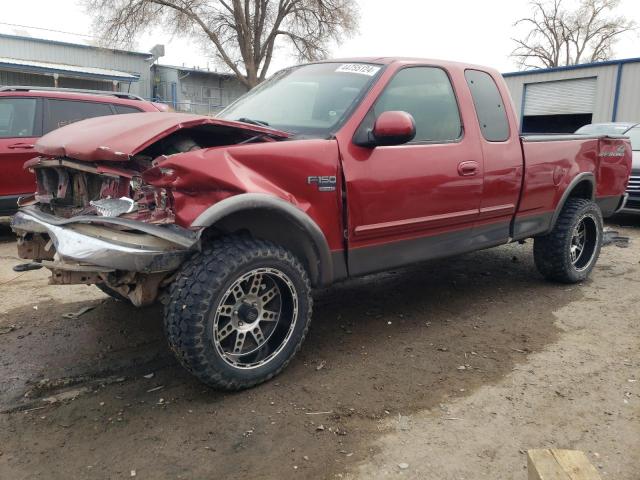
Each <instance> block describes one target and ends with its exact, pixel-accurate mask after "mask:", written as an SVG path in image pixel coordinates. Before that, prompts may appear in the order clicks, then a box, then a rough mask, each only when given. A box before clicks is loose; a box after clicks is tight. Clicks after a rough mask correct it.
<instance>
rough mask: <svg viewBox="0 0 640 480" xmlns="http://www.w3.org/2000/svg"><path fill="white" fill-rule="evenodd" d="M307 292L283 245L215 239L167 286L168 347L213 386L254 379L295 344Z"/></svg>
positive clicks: (231, 386) (308, 305)
mask: <svg viewBox="0 0 640 480" xmlns="http://www.w3.org/2000/svg"><path fill="white" fill-rule="evenodd" d="M310 291H311V288H310V285H309V279H308V277H307V274H306V271H305V270H304V268H303V266H302V265H301V264H300V262H299V261H298V259H296V258H295V257H294V256H293V255H292V254H291V253H290V252H289V251H287V250H285V249H284V248H282V247H280V246H277V245H275V244H273V243H270V242H266V241H261V240H255V239H252V238H247V237H226V238H221V239H218V240H216V241H214V242H213V243H212V244H211V245H210V246H208V247H207V248H206V249H205V250H204V251H203V252H202V253H199V254H197V255H196V256H194V257H193V258H192V259H190V260H189V261H188V262H187V263H186V264H185V265H184V266H183V268H182V269H181V271H180V272H179V274H178V276H177V277H176V279H175V281H174V282H173V284H172V285H171V289H170V293H169V297H170V298H169V303H168V304H167V306H166V309H165V331H166V334H167V339H168V342H169V346H170V347H171V349H172V350H173V352H174V353H175V355H176V357H177V358H178V360H179V361H180V363H182V365H183V366H184V367H185V368H186V369H187V370H189V371H190V372H191V373H193V374H194V375H195V376H196V377H198V378H199V379H200V380H201V381H202V382H204V383H206V384H208V385H210V386H212V387H215V388H219V389H223V390H239V389H242V388H248V387H251V386H254V385H257V384H258V383H261V382H264V381H266V380H269V379H270V378H272V377H273V376H275V375H277V374H278V373H280V372H281V371H282V370H283V369H284V368H285V367H286V366H287V364H288V363H289V361H290V360H291V358H292V357H293V356H294V355H295V353H296V352H297V351H298V350H299V348H300V346H301V344H302V342H303V340H304V337H305V336H306V333H307V330H308V328H309V323H310V319H311V310H312V300H311V296H310Z"/></svg>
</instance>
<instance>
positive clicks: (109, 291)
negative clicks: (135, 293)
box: [96, 283, 131, 303]
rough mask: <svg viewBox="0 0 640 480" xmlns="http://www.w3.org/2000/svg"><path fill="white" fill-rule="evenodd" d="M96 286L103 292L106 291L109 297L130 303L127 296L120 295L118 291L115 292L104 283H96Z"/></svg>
mask: <svg viewBox="0 0 640 480" xmlns="http://www.w3.org/2000/svg"><path fill="white" fill-rule="evenodd" d="M96 287H98V289H99V290H102V292H103V293H106V294H107V295H109V296H110V297H111V298H113V299H115V300H118V301H120V302H126V303H131V301H130V300H129V299H128V298H127V297H125V296H124V295H122V294H121V293H120V292H116V291H115V290H114V289H112V288H111V287H108V286H106V285H105V284H104V283H96Z"/></svg>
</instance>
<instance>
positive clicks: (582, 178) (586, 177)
mask: <svg viewBox="0 0 640 480" xmlns="http://www.w3.org/2000/svg"><path fill="white" fill-rule="evenodd" d="M583 182H588V183H590V184H591V196H590V198H589V200H591V201H593V200H595V195H596V177H595V175H594V174H593V173H591V172H582V173H579V174H578V175H576V176H575V177H574V178H573V180H571V182H570V183H569V185H567V188H565V190H564V193H563V194H562V197H560V200H559V201H558V205H557V206H556V209H555V211H554V212H553V216H552V217H551V224H550V225H549V230H548V231H547V232H546V233H549V232H550V231H551V230H552V229H553V227H555V225H556V222H557V221H558V217H559V216H560V213H561V212H562V209H563V208H564V206H565V204H566V203H567V200H568V199H569V198H570V197H571V194H572V193H573V192H574V191H575V189H576V187H577V186H578V185H580V184H581V183H583Z"/></svg>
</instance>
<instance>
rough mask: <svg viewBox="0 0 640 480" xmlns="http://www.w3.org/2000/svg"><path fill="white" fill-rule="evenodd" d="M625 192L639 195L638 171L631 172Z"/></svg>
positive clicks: (639, 179)
mask: <svg viewBox="0 0 640 480" xmlns="http://www.w3.org/2000/svg"><path fill="white" fill-rule="evenodd" d="M627 193H628V194H629V195H633V196H634V197H638V196H640V173H636V172H634V173H632V174H631V177H630V178H629V185H628V186H627Z"/></svg>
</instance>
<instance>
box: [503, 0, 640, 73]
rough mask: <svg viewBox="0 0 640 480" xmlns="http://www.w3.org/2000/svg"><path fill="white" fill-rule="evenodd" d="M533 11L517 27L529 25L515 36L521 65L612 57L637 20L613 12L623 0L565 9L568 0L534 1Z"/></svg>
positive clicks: (588, 0)
mask: <svg viewBox="0 0 640 480" xmlns="http://www.w3.org/2000/svg"><path fill="white" fill-rule="evenodd" d="M530 5H531V9H532V14H531V16H529V17H526V18H523V19H520V20H518V21H517V22H516V23H515V26H528V27H529V28H530V30H529V32H528V33H527V34H526V35H525V36H524V37H523V38H522V39H517V38H514V39H513V41H514V42H516V48H515V49H514V50H513V52H511V56H512V57H513V58H515V59H516V61H517V63H518V64H519V65H520V67H521V68H540V67H558V66H562V65H575V64H578V63H581V62H584V61H588V62H596V61H600V60H608V59H610V58H611V57H612V56H613V54H614V52H613V47H614V45H615V43H616V41H617V40H618V38H619V37H620V35H621V34H623V33H625V32H629V31H631V30H634V29H635V28H636V23H635V22H634V21H632V20H627V19H626V18H625V17H624V16H623V15H619V16H615V15H613V12H614V11H615V10H616V8H618V7H619V6H620V0H580V3H579V4H578V6H577V8H576V9H574V10H572V11H570V10H567V9H566V8H564V0H532V1H531V2H530Z"/></svg>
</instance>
